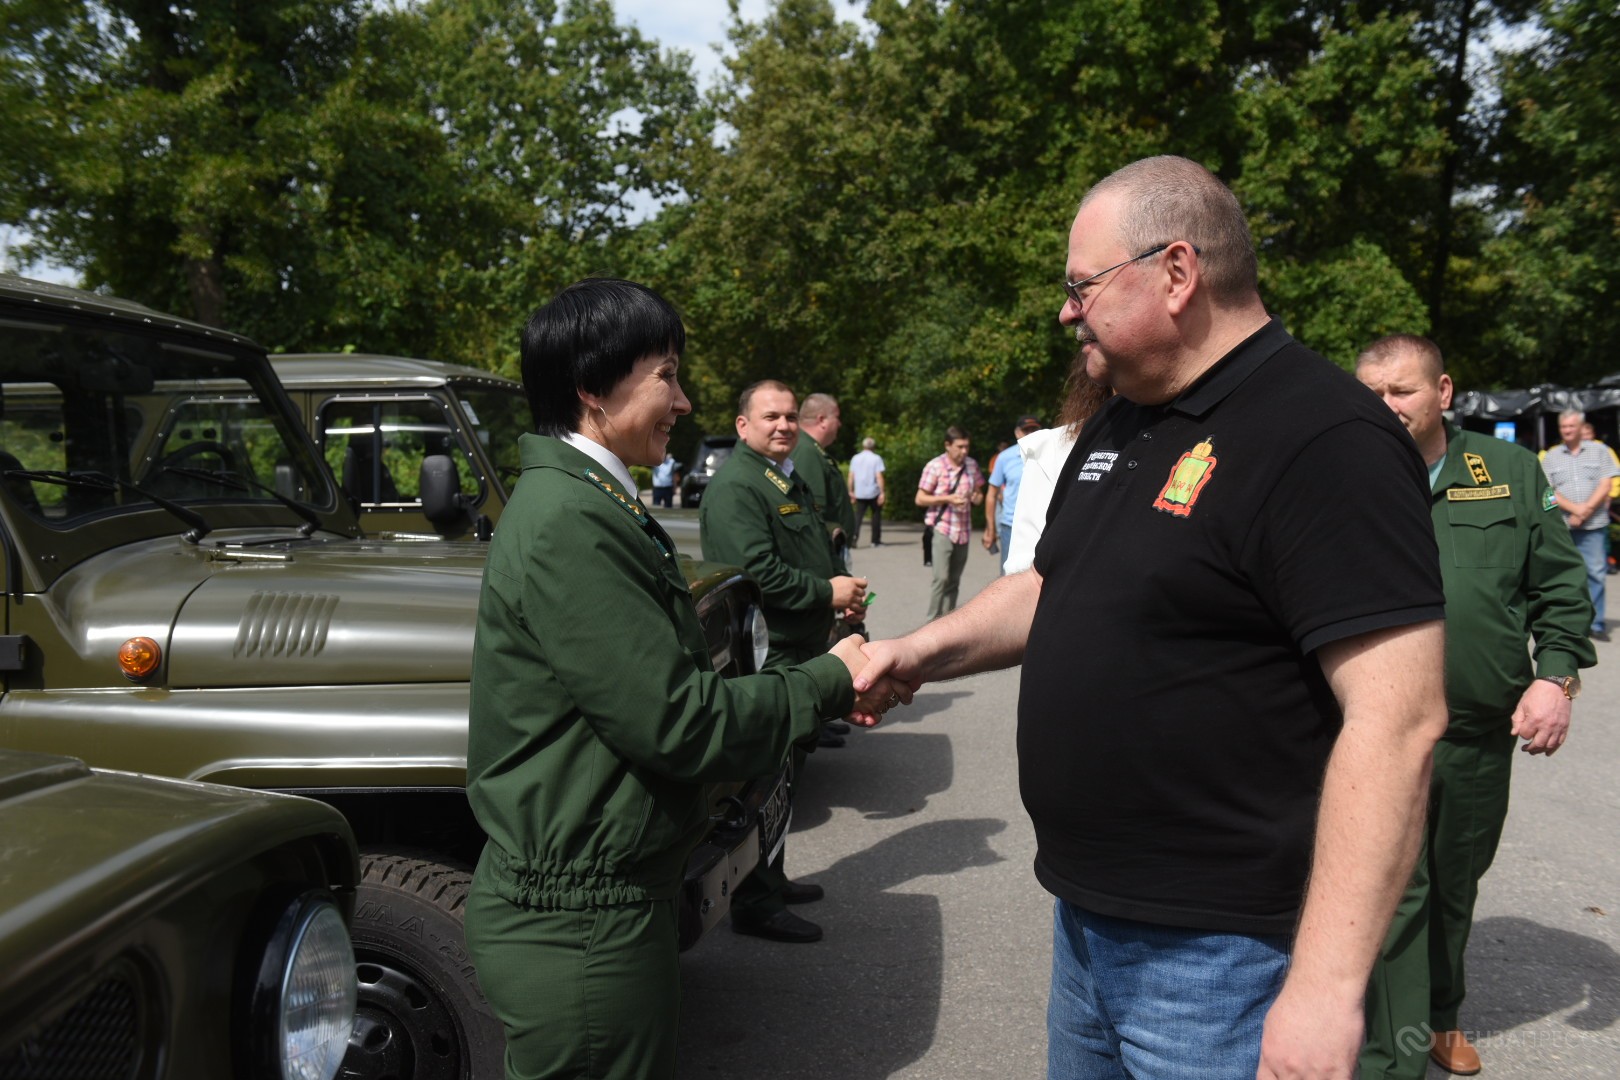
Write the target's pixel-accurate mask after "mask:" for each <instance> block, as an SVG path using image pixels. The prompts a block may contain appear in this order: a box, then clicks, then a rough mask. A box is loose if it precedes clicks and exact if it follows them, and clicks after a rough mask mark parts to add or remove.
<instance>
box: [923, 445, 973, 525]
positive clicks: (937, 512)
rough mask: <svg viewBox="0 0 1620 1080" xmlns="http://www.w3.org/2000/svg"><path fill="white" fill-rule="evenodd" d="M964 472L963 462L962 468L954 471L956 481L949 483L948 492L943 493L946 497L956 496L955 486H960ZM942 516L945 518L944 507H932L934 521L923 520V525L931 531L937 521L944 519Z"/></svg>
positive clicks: (964, 463)
mask: <svg viewBox="0 0 1620 1080" xmlns="http://www.w3.org/2000/svg"><path fill="white" fill-rule="evenodd" d="M966 472H967V462H965V461H964V462H962V467H961V468H960V469H957V470H956V479H955V480H952V481H951V487H950V490H949V491H947V492H945V494H947V495H955V494H956V485H957V484H960V483H961V482H962V474H963V473H966ZM944 516H945V507H944V506H936V507H934V520H933V521H928V520H927V519H926V518H925V519H924V524H926V525H927V526H928V527H929V528H930V529H931V528H933V527H934V526H935V525H938V524H939V519H940V518H942V517H944Z"/></svg>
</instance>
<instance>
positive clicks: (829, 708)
mask: <svg viewBox="0 0 1620 1080" xmlns="http://www.w3.org/2000/svg"><path fill="white" fill-rule="evenodd" d="M799 666H800V668H801V669H802V670H803V671H804V673H805V674H806V675H809V676H810V681H811V682H812V683H814V684H815V687H816V707H817V709H818V711H819V712H820V719H823V720H829V719H836V718H838V717H841V716H848V715H849V711H850V710H851V709H853V708H854V707H855V682H854V680H853V679H851V678H850V676H849V668H847V667H845V666H844V662H843V661H842V660H840V659H838V657H836V656H832V655H830V654H826V655H822V656H818V657H816V658H815V659H814V660H809V661H806V662H805V663H803V664H801V665H799Z"/></svg>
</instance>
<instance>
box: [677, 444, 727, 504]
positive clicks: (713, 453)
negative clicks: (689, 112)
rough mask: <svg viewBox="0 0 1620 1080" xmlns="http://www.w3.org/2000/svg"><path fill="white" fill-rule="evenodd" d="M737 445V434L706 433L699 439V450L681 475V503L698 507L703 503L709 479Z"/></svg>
mask: <svg viewBox="0 0 1620 1080" xmlns="http://www.w3.org/2000/svg"><path fill="white" fill-rule="evenodd" d="M736 446H737V436H735V435H705V436H703V438H701V439H699V440H698V446H697V450H696V451H695V452H694V453H693V454H692V463H691V464H690V465H688V466H687V467H686V472H685V473H684V474H683V475H682V477H681V505H682V506H685V507H698V506H702V505H703V492H704V491H705V490H707V488H708V486H709V481H710V480H711V479H713V478H714V474H715V473H716V472H718V471H719V469H720V466H722V465H724V464H725V463H726V458H728V457H730V456H731V451H732V450H733V449H735V448H736Z"/></svg>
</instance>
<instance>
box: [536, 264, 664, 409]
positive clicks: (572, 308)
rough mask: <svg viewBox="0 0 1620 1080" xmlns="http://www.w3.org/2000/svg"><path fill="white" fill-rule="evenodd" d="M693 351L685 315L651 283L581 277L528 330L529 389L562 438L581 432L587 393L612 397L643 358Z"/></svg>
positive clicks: (543, 310)
mask: <svg viewBox="0 0 1620 1080" xmlns="http://www.w3.org/2000/svg"><path fill="white" fill-rule="evenodd" d="M685 349H686V327H684V326H682V325H681V317H680V316H679V315H677V314H676V313H675V309H674V307H672V306H671V305H670V303H669V301H668V300H665V299H664V298H663V297H662V296H659V295H658V294H657V293H655V292H653V291H652V290H651V289H649V288H647V286H645V285H638V284H637V283H635V282H634V281H625V280H623V279H621V278H586V279H585V280H584V281H576V282H574V284H572V285H570V286H568V287H567V288H566V289H564V290H563V291H562V292H560V293H558V294H557V295H556V296H554V297H552V298H551V300H550V301H548V302H547V303H546V305H545V306H544V307H542V308H540V309H539V310H537V311H536V312H535V313H534V314H533V315H530V316H529V321H528V323H527V324H526V325H525V326H524V327H523V389H524V392H525V393H527V394H528V396H529V408H530V409H531V410H532V411H533V413H534V428H535V430H536V431H538V432H539V433H540V434H542V435H553V436H556V437H558V438H561V437H562V436H564V435H566V434H568V433H569V432H571V431H577V430H579V424H580V421H581V420H582V419H583V418H584V415H585V404H584V402H582V401H580V400H579V395H580V392H581V391H584V392H585V393H588V394H596V395H599V396H603V397H605V396H606V395H608V394H609V393H611V392H612V390H613V388H614V387H615V386H617V385H618V384H619V382H620V380H622V379H623V378H624V377H625V376H627V375H629V374H630V369H631V368H632V367H634V366H635V363H636V361H637V360H640V359H641V358H642V357H644V356H647V355H649V354H652V353H663V352H673V353H675V354H676V355H677V356H679V355H680V354H681V353H682V352H683V351H685Z"/></svg>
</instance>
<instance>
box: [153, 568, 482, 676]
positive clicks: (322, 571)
mask: <svg viewBox="0 0 1620 1080" xmlns="http://www.w3.org/2000/svg"><path fill="white" fill-rule="evenodd" d="M484 555H485V549H484V548H483V547H481V546H477V545H470V544H468V545H461V544H454V545H452V544H421V543H415V544H413V543H385V542H375V541H363V542H358V543H354V542H334V543H316V544H287V545H278V546H274V547H271V548H256V549H253V550H252V551H251V552H250V551H245V550H244V551H241V552H236V553H234V554H233V553H232V552H231V551H230V549H226V550H225V551H224V552H222V553H221V554H220V555H218V556H216V557H215V558H214V560H213V563H212V572H210V573H209V574H208V575H207V576H206V577H205V578H204V580H202V581H201V583H200V584H199V585H198V586H197V587H196V588H195V589H194V590H192V592H191V593H190V595H188V596H187V597H186V599H185V602H184V604H183V605H182V606H181V608H180V610H179V613H178V616H177V618H176V620H175V624H174V629H173V633H172V635H171V638H170V644H169V649H168V666H167V681H168V684H169V685H170V686H171V687H174V688H182V687H184V688H191V687H201V688H207V687H222V686H230V687H242V686H310V685H322V684H326V685H354V684H363V683H400V682H418V683H443V682H466V681H467V680H468V679H469V678H470V676H471V673H472V646H473V627H474V625H475V623H476V620H477V614H478V593H479V586H480V583H481V580H482V577H483V569H484Z"/></svg>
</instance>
